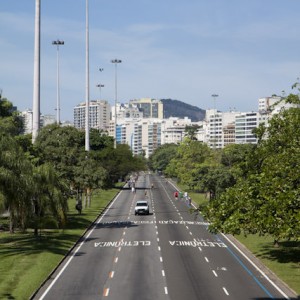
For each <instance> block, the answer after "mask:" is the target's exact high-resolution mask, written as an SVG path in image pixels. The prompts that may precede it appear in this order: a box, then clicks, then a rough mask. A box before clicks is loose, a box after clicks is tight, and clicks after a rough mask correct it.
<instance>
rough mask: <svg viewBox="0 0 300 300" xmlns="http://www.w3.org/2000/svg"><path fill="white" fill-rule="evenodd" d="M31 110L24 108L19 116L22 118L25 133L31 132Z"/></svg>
mask: <svg viewBox="0 0 300 300" xmlns="http://www.w3.org/2000/svg"><path fill="white" fill-rule="evenodd" d="M32 114H33V112H32V110H31V109H29V108H27V109H26V110H24V111H22V112H21V117H22V119H23V124H24V133H25V134H30V133H32V125H33V123H32Z"/></svg>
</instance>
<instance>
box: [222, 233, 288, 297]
mask: <svg viewBox="0 0 300 300" xmlns="http://www.w3.org/2000/svg"><path fill="white" fill-rule="evenodd" d="M221 235H222V236H223V237H224V238H225V239H226V240H227V241H228V242H229V243H230V244H231V245H232V246H233V247H234V248H235V249H236V250H237V251H238V252H239V253H240V254H241V255H243V256H244V258H245V259H246V260H247V261H248V262H249V263H250V264H251V265H252V266H253V267H254V268H255V269H256V270H257V271H258V272H259V273H260V274H261V275H262V276H263V277H264V278H265V279H266V280H267V281H268V282H269V283H270V284H271V285H272V286H273V287H274V288H275V289H276V290H277V291H278V292H279V293H280V294H281V295H282V296H283V297H285V299H290V298H289V296H287V295H286V294H285V293H284V292H283V291H282V290H281V289H280V288H279V287H278V286H277V285H276V284H275V283H274V282H273V281H272V280H271V279H270V278H269V277H268V276H267V275H266V274H265V273H264V272H263V271H262V270H261V269H260V268H259V267H258V266H257V265H256V264H255V263H254V262H253V261H252V260H251V259H250V258H249V257H248V256H247V255H246V254H245V253H244V252H243V251H241V250H240V249H239V248H238V247H237V246H236V245H235V244H234V243H233V242H232V241H231V240H230V239H229V238H228V237H227V236H226V235H225V234H223V233H221Z"/></svg>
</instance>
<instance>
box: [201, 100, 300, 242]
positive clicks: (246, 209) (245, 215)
mask: <svg viewBox="0 0 300 300" xmlns="http://www.w3.org/2000/svg"><path fill="white" fill-rule="evenodd" d="M286 101H287V102H288V103H294V104H300V101H299V97H298V96H297V95H290V96H288V97H287V99H286ZM299 122H300V108H299V107H295V108H290V109H287V110H283V111H281V112H280V113H279V114H278V115H275V116H274V117H273V118H272V119H271V120H270V123H269V127H268V128H263V129H261V128H259V130H258V132H260V133H263V135H265V134H266V135H265V136H267V139H265V138H261V139H259V140H260V142H259V144H258V146H257V147H256V148H254V150H253V151H252V152H251V153H249V154H248V156H247V159H246V161H247V163H248V164H247V165H246V166H245V168H246V172H245V175H246V176H245V177H241V178H240V179H239V180H238V181H237V183H236V185H235V186H233V187H231V188H229V189H228V190H227V191H226V192H225V193H223V194H222V195H221V196H220V197H219V198H218V199H216V200H215V201H213V202H211V203H210V204H209V206H208V207H207V208H205V209H204V213H205V215H206V216H207V217H208V218H209V220H210V221H211V229H212V230H213V231H217V230H221V231H223V232H226V233H233V234H236V233H240V232H243V233H244V234H249V233H259V234H260V235H265V234H269V235H271V236H273V237H274V241H275V243H277V241H278V240H280V239H297V238H298V237H299V235H300V222H299V220H300V180H299V178H300V169H299V165H300V127H299Z"/></svg>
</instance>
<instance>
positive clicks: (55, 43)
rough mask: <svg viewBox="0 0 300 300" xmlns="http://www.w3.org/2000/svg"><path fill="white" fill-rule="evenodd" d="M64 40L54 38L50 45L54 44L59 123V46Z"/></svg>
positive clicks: (57, 119)
mask: <svg viewBox="0 0 300 300" xmlns="http://www.w3.org/2000/svg"><path fill="white" fill-rule="evenodd" d="M64 44H65V42H64V41H60V40H56V41H53V42H52V45H55V46H56V50H57V51H56V53H57V55H56V60H57V68H56V75H57V76H56V80H57V81H56V82H57V86H56V123H57V124H58V125H59V124H60V91H59V46H62V45H64Z"/></svg>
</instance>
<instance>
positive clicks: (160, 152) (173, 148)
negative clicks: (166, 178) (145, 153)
mask: <svg viewBox="0 0 300 300" xmlns="http://www.w3.org/2000/svg"><path fill="white" fill-rule="evenodd" d="M177 148H178V145H176V144H164V145H162V146H160V147H159V148H157V149H156V150H155V151H154V152H153V154H152V155H151V156H150V157H149V162H148V164H149V167H150V169H151V170H160V171H162V172H163V173H164V172H165V169H166V167H167V165H168V164H169V163H170V161H171V159H172V158H174V157H175V156H176V152H177Z"/></svg>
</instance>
